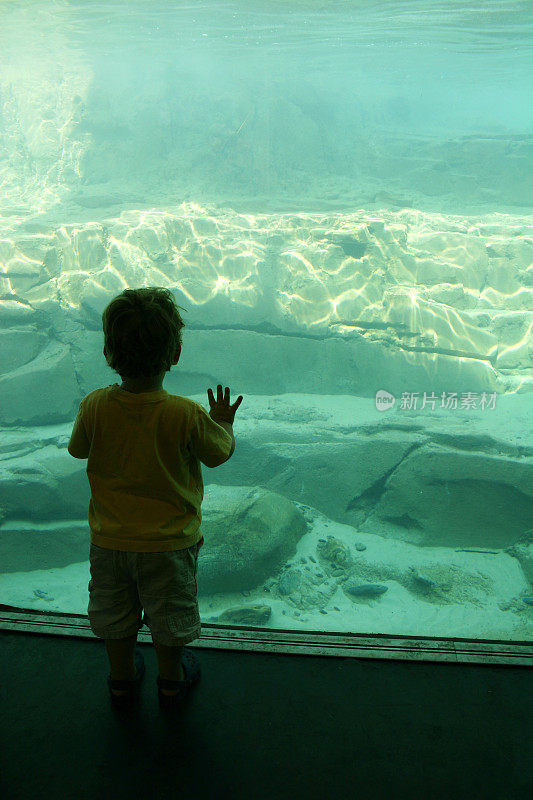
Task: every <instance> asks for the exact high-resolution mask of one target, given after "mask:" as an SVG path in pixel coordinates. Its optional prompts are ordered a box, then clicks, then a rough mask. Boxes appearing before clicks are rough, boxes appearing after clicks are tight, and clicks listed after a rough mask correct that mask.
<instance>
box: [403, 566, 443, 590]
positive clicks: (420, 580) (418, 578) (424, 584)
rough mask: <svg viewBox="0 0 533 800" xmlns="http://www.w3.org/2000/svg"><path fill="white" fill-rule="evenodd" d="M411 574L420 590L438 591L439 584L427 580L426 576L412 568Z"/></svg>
mask: <svg viewBox="0 0 533 800" xmlns="http://www.w3.org/2000/svg"><path fill="white" fill-rule="evenodd" d="M409 572H410V573H411V577H412V578H413V580H414V582H415V584H416V586H417V588H418V589H425V590H426V591H430V590H431V589H436V588H437V584H436V582H435V581H434V580H432V579H431V578H426V577H425V576H424V575H421V574H420V573H419V572H418V571H417V570H416V569H415V567H410V568H409Z"/></svg>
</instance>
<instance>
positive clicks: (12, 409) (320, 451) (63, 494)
mask: <svg viewBox="0 0 533 800" xmlns="http://www.w3.org/2000/svg"><path fill="white" fill-rule="evenodd" d="M0 29H1V30H2V50H3V61H2V65H1V67H0V181H1V184H2V192H1V195H0V197H1V199H0V268H1V270H2V297H1V299H0V323H1V324H0V331H1V335H2V340H1V344H2V349H1V363H0V398H1V400H0V424H1V426H2V452H1V455H0V458H1V463H0V468H1V470H2V481H1V483H0V519H1V523H2V525H1V528H0V548H1V553H2V557H1V563H2V567H1V574H0V602H2V603H7V604H10V605H14V606H18V607H21V608H30V609H46V610H48V611H61V612H65V611H69V612H75V613H85V612H86V606H87V595H86V585H87V581H88V575H89V571H88V547H89V531H88V527H87V519H86V514H87V505H88V500H89V487H88V482H87V478H86V475H85V472H84V467H85V464H84V462H81V461H75V460H74V459H72V458H71V457H70V456H69V455H68V453H67V452H66V444H67V442H68V439H69V436H70V432H71V430H72V424H73V420H74V417H75V414H76V411H77V408H78V404H79V402H80V400H81V399H82V397H83V396H85V395H86V394H87V393H88V392H90V391H92V390H93V389H95V388H97V387H98V386H106V385H109V384H111V383H114V382H115V381H116V380H118V381H119V382H120V379H119V377H118V376H116V375H115V374H114V373H112V372H111V370H110V369H109V368H108V367H107V365H106V362H105V359H104V358H103V355H102V347H103V336H102V329H101V313H102V310H103V308H104V307H105V306H106V305H107V303H108V302H109V301H110V300H111V299H112V297H113V296H115V295H116V294H117V293H119V292H120V291H122V290H123V289H124V288H127V287H131V288H137V287H140V286H149V285H158V286H165V287H168V288H170V289H171V290H172V291H173V293H174V295H175V297H176V300H177V302H178V303H179V305H180V306H182V307H185V308H186V309H187V314H186V316H185V322H186V328H185V331H184V341H183V352H182V357H181V359H180V363H179V365H178V366H177V367H175V368H173V370H172V371H171V372H170V373H169V374H168V375H167V376H166V378H165V388H166V389H167V391H169V392H172V393H175V394H180V395H186V396H188V397H192V398H193V399H194V400H196V401H197V402H200V403H202V404H203V405H204V406H205V407H208V404H207V394H206V391H207V388H208V387H214V386H216V384H217V383H219V382H220V383H223V384H224V385H229V386H230V387H231V389H232V393H234V394H235V396H237V395H238V394H242V395H243V396H244V402H243V404H242V407H241V408H240V409H239V411H238V413H237V417H236V421H235V426H234V431H235V438H236V451H235V454H234V456H233V457H232V459H231V461H230V462H228V463H227V464H226V465H224V466H222V467H220V468H217V470H206V469H205V468H204V483H205V499H204V505H203V509H204V520H203V523H202V530H203V532H204V538H205V542H206V544H205V546H204V548H203V549H202V552H201V555H200V577H199V595H200V609H201V613H202V619H203V620H204V621H213V622H217V621H219V622H221V623H224V624H239V623H240V624H251V625H256V626H258V627H260V626H264V625H266V626H267V627H271V628H279V629H282V628H291V629H292V628H294V629H301V630H305V629H310V630H328V631H349V632H370V633H391V634H405V635H426V636H431V635H436V636H464V637H473V638H501V639H507V640H509V639H521V640H523V639H529V638H530V636H531V625H532V614H533V610H532V605H531V603H532V601H531V597H532V594H533V587H532V581H533V540H532V525H533V522H532V520H533V466H532V453H533V441H532V434H531V425H530V424H528V420H529V419H531V410H532V402H531V397H532V394H531V391H532V387H533V362H532V358H533V356H532V354H533V347H532V344H531V341H532V339H531V331H532V328H533V216H532V206H531V198H532V192H531V174H532V169H531V168H532V160H533V159H532V153H533V147H532V145H533V111H532V109H533V103H532V99H533V98H532V88H531V79H530V71H531V70H530V65H531V50H532V15H531V8H530V4H529V3H527V2H497V3H496V2H450V3H446V4H442V3H436V2H435V3H433V2H423V3H422V2H401V3H400V2H397V3H393V2H360V3H357V2H353V3H350V2H339V3H336V2H332V3H327V4H326V3H309V2H301V3H298V2H297V3H288V2H273V3H272V2H271V3H268V4H264V3H254V2H246V3H241V4H239V3H231V2H230V3H217V2H214V3H197V4H194V5H193V6H190V5H187V4H179V3H178V4H170V3H157V2H155V3H153V2H152V3H150V4H147V3H145V2H135V3H132V2H128V3H125V2H120V3H92V2H91V3H67V2H65V3H61V2H59V3H58V2H54V3H50V2H38V3H33V2H32V3H24V2H22V3H15V2H6V3H3V4H2V7H1V9H0ZM230 514H233V515H236V517H237V518H239V519H240V520H241V522H240V523H239V525H238V529H235V527H234V528H232V530H228V526H227V519H228V518H229V516H230ZM232 518H233V517H232ZM258 520H259V521H260V522H258ZM258 526H259V527H258ZM258 536H259V537H260V545H259V544H258V539H257V537H258ZM254 537H255V538H254ZM236 541H238V542H239V543H240V545H239V546H240V548H241V549H240V553H239V552H238V551H237V555H236V554H235V546H236V545H235V542H236ZM210 549H211V550H212V552H211V553H210V552H209V551H210ZM237 550H238V549H237ZM215 551H216V553H217V560H216V567H215V566H214V564H215V561H214V556H213V553H214V552H215ZM236 558H237V559H238V560H239V563H240V564H241V567H240V568H239V570H237V569H236ZM243 563H244V564H245V565H246V566H245V568H243V567H242V564H243ZM236 575H237V577H236ZM202 578H203V580H202Z"/></svg>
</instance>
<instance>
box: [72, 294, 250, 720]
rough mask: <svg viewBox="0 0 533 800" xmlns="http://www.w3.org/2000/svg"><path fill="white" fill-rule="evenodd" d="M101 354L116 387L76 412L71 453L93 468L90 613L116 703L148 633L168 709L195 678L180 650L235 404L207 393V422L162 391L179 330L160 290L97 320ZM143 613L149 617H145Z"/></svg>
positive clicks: (192, 627)
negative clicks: (207, 509) (209, 473)
mask: <svg viewBox="0 0 533 800" xmlns="http://www.w3.org/2000/svg"><path fill="white" fill-rule="evenodd" d="M102 324H103V329H104V341H105V347H104V355H105V357H106V359H107V362H108V364H109V365H110V366H111V367H112V368H113V369H114V370H115V371H116V372H118V373H119V374H120V376H121V378H122V384H121V385H120V386H119V385H118V384H116V383H115V384H113V385H112V386H107V387H105V388H102V389H96V390H95V391H93V392H90V393H89V394H88V395H87V396H86V397H84V398H83V400H82V401H81V403H80V406H79V410H78V415H77V417H76V421H75V423H74V428H73V431H72V435H71V437H70V441H69V444H68V451H69V453H70V454H71V455H72V456H74V457H75V458H88V462H87V477H88V479H89V483H90V486H91V500H90V503H89V526H90V529H91V546H90V569H91V580H90V581H89V606H88V615H89V620H90V624H91V629H92V631H93V633H94V634H95V636H97V637H99V638H102V639H104V640H105V644H106V650H107V654H108V657H109V663H110V667H111V674H110V676H109V678H108V684H109V689H110V692H111V697H112V700H113V702H114V704H115V705H124V704H126V703H128V702H129V700H130V699H131V698H132V697H134V696H135V695H136V694H137V692H138V687H139V682H140V679H141V678H142V676H143V674H144V663H143V659H142V654H141V653H140V651H136V650H135V644H136V640H137V632H138V630H139V629H140V628H141V627H142V625H143V623H146V625H147V626H148V627H149V628H150V632H151V635H152V640H153V643H154V646H155V649H156V654H157V660H158V665H159V677H158V687H159V700H160V703H161V705H162V706H165V705H173V704H175V703H176V702H177V701H178V700H179V699H180V698H181V697H182V696H183V694H184V692H185V691H186V690H188V688H189V687H190V686H191V685H192V683H194V682H196V681H197V680H198V678H199V677H200V668H199V665H198V662H197V660H196V658H195V657H194V656H193V654H192V652H191V651H190V650H184V645H185V644H187V643H189V642H191V641H193V640H194V639H196V638H197V637H198V636H199V635H200V631H201V626H200V616H199V611H198V600H197V580H196V579H197V569H198V552H199V549H200V547H201V546H202V544H203V541H204V540H203V536H202V531H201V529H200V523H201V519H202V514H201V502H202V499H203V493H204V488H203V481H202V471H201V466H200V462H201V463H203V464H205V465H206V466H207V467H216V466H218V465H219V464H222V463H224V462H225V461H227V460H228V459H229V458H230V456H231V455H232V453H233V451H234V449H235V439H234V436H233V428H232V425H233V421H234V418H235V413H236V411H237V408H238V407H239V405H240V404H241V402H242V399H243V398H242V395H240V396H239V397H238V399H237V401H236V402H235V403H234V404H233V405H230V391H229V388H228V387H226V389H225V393H224V395H223V394H222V386H221V384H218V386H217V399H216V400H215V398H214V396H213V392H212V391H211V389H208V390H207V396H208V399H209V405H210V412H209V414H207V411H206V410H205V409H204V407H203V406H202V405H200V404H199V403H196V402H194V401H193V400H190V399H189V398H187V397H181V396H177V395H171V394H168V392H166V391H165V390H164V389H163V388H162V386H163V378H164V375H165V372H167V371H169V370H170V366H171V365H172V364H177V363H178V361H179V357H180V354H181V329H182V328H183V326H184V322H183V320H182V318H181V316H180V313H179V311H178V306H177V305H176V303H175V300H174V297H173V295H172V294H171V292H170V291H168V290H167V289H160V288H157V287H148V288H143V289H126V290H125V291H124V292H122V294H120V295H118V296H117V297H115V298H114V299H113V300H112V301H111V303H110V304H109V305H108V306H107V308H106V309H105V310H104V312H103V314H102ZM143 609H144V617H143Z"/></svg>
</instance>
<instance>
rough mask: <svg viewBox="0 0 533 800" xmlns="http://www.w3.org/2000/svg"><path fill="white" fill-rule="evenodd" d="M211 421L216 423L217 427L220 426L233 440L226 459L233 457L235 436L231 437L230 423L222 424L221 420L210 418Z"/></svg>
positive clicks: (231, 428)
mask: <svg viewBox="0 0 533 800" xmlns="http://www.w3.org/2000/svg"><path fill="white" fill-rule="evenodd" d="M211 419H212V420H213V421H214V422H216V424H217V425H220V427H221V428H224V430H225V431H227V432H228V433H229V435H230V436H231V438H232V440H233V441H232V443H231V450H230V451H229V456H228V458H230V457H231V456H232V455H233V451H234V450H235V436H234V435H233V425H232V424H231V423H230V422H222V421H221V420H218V419H215V418H214V417H211Z"/></svg>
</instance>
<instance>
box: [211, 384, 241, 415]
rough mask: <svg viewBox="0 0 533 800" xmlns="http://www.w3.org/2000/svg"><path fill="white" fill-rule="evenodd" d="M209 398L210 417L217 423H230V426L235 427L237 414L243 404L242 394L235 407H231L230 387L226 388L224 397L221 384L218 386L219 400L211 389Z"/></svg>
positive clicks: (234, 404)
mask: <svg viewBox="0 0 533 800" xmlns="http://www.w3.org/2000/svg"><path fill="white" fill-rule="evenodd" d="M207 397H208V400H209V406H210V411H209V416H210V417H211V419H214V420H215V422H219V421H220V422H229V424H230V425H233V420H234V419H235V413H236V411H237V409H238V408H239V406H240V404H241V403H242V399H243V398H242V394H240V395H239V396H238V398H237V400H236V401H235V402H234V403H233V405H230V402H229V400H230V391H229V387H228V386H226V390H225V392H224V395H222V384H220V383H219V384H218V386H217V399H216V400H215V398H214V395H213V392H212V390H211V389H208V390H207Z"/></svg>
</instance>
